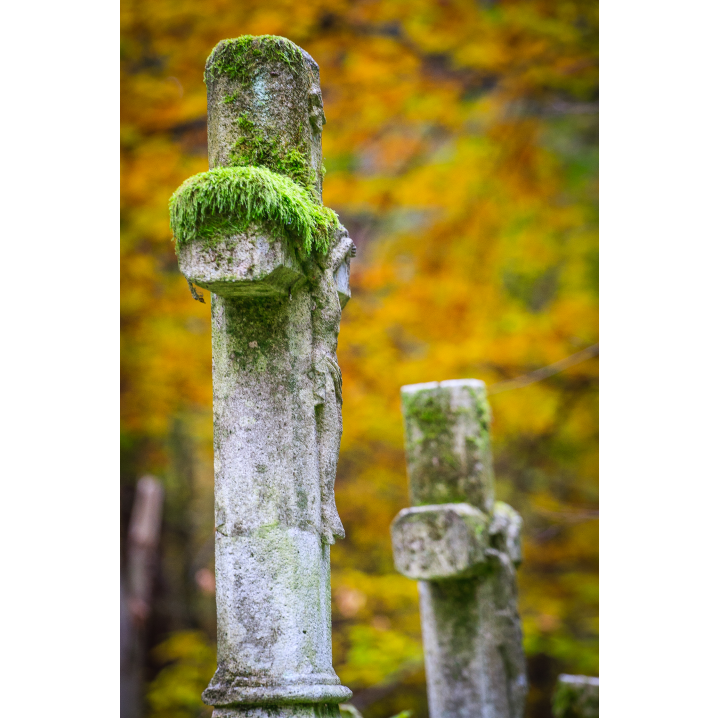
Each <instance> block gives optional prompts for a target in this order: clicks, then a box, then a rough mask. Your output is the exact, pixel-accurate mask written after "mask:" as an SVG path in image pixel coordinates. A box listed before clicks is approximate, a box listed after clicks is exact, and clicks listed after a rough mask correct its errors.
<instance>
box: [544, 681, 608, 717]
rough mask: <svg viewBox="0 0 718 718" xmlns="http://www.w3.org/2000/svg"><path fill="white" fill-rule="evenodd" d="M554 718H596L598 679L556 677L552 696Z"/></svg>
mask: <svg viewBox="0 0 718 718" xmlns="http://www.w3.org/2000/svg"><path fill="white" fill-rule="evenodd" d="M553 715H554V718H598V678H591V677H590V676H568V675H566V674H562V675H560V676H559V677H558V682H557V683H556V690H555V692H554V694H553Z"/></svg>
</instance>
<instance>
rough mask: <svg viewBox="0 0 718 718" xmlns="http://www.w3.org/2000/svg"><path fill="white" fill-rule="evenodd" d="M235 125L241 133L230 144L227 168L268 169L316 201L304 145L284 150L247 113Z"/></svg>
mask: <svg viewBox="0 0 718 718" xmlns="http://www.w3.org/2000/svg"><path fill="white" fill-rule="evenodd" d="M235 99H236V98H234V97H233V96H231V95H227V96H226V97H225V98H224V100H223V102H228V103H231V102H233V101H234V100H235ZM235 122H236V124H237V126H238V128H239V131H240V133H241V134H240V135H239V136H238V137H237V139H236V140H235V142H234V144H233V145H232V151H231V153H230V155H229V166H230V167H249V166H252V167H267V168H269V169H271V170H272V171H274V172H278V173H279V174H282V175H286V176H287V177H289V178H291V179H292V180H294V181H295V182H296V183H297V184H299V185H301V186H302V187H304V188H305V189H307V190H308V191H309V192H311V193H312V194H314V195H315V201H316V202H319V195H318V194H317V191H316V183H317V173H316V172H315V171H314V169H313V168H312V167H311V166H310V164H309V161H308V159H307V157H308V155H309V148H308V147H307V146H306V144H301V145H300V146H299V147H296V146H295V147H291V149H287V148H286V147H284V146H282V144H281V143H280V141H279V139H278V138H277V137H271V136H268V135H267V133H266V132H264V131H262V130H259V129H258V128H257V126H256V125H255V123H254V122H253V121H252V120H251V119H250V118H249V117H248V116H247V113H246V112H245V113H242V114H241V115H240V116H239V117H238V118H237V119H236V120H235Z"/></svg>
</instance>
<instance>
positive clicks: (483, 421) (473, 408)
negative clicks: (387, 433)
mask: <svg viewBox="0 0 718 718" xmlns="http://www.w3.org/2000/svg"><path fill="white" fill-rule="evenodd" d="M401 396H402V410H403V414H404V426H405V441H406V457H407V466H408V473H409V488H410V496H411V501H412V504H413V505H414V507H413V508H410V509H403V510H402V511H401V512H400V513H399V515H398V516H397V517H396V519H394V522H393V524H392V544H393V549H394V562H395V565H396V568H397V570H398V571H399V572H400V573H402V574H403V575H404V576H407V577H409V578H412V579H415V580H418V581H419V595H420V606H421V625H422V633H423V640H424V653H425V663H426V678H427V688H428V693H429V711H430V713H431V717H432V718H520V716H522V715H523V710H524V702H525V697H526V691H527V679H526V666H525V659H524V654H523V648H522V634H521V621H520V619H519V615H518V610H517V607H516V567H517V566H518V565H519V563H520V561H521V539H520V531H521V517H520V516H519V515H518V514H517V513H516V511H514V510H513V509H512V508H511V507H510V506H508V505H507V504H504V503H502V502H495V501H494V476H493V465H492V458H491V441H490V436H489V426H490V421H491V418H490V409H489V405H488V402H487V400H486V389H485V387H484V383H483V382H481V381H478V380H476V379H464V380H456V381H443V382H440V383H439V382H432V383H428V384H414V385H411V386H405V387H402V390H401Z"/></svg>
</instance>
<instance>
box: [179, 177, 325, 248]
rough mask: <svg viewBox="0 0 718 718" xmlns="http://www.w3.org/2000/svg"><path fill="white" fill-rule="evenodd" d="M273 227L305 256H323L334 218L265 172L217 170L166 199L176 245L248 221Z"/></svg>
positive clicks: (308, 195)
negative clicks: (293, 241)
mask: <svg viewBox="0 0 718 718" xmlns="http://www.w3.org/2000/svg"><path fill="white" fill-rule="evenodd" d="M263 221H270V222H274V223H277V224H278V225H279V226H280V227H282V228H284V229H285V230H286V231H287V232H288V233H289V234H290V235H294V236H296V237H297V238H298V239H299V241H300V242H301V243H302V245H303V246H304V249H305V250H306V251H307V252H310V251H312V250H315V251H318V252H319V253H321V254H326V252H327V251H328V249H329V246H330V243H331V234H332V232H333V231H334V230H335V229H336V228H337V227H338V225H339V220H338V218H337V215H336V213H335V212H334V211H333V210H331V209H329V208H328V207H324V206H323V205H321V204H318V203H317V202H316V199H315V196H314V195H313V193H312V192H310V191H309V190H308V189H306V188H305V187H302V186H300V185H299V184H297V183H296V182H294V181H293V180H291V179H290V178H289V177H286V176H284V175H282V174H278V173H277V172H273V171H272V170H270V169H267V168H265V167H251V166H244V167H216V168H214V169H211V170H209V171H208V172H202V173H200V174H197V175H194V176H193V177H190V178H189V179H188V180H186V181H185V182H184V183H183V184H182V185H181V186H180V187H179V189H177V191H176V192H175V193H174V194H173V195H172V197H171V198H170V226H171V227H172V232H173V233H174V237H175V240H176V242H177V245H178V246H179V245H181V244H184V243H186V242H190V241H193V240H204V241H207V242H210V243H211V242H212V240H213V239H214V238H216V237H217V236H218V235H224V236H226V235H227V234H230V233H232V234H234V233H238V232H242V231H244V230H245V229H246V228H247V227H248V226H249V224H251V223H252V222H263Z"/></svg>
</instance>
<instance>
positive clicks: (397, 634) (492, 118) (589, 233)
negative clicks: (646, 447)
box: [121, 0, 598, 715]
mask: <svg viewBox="0 0 718 718" xmlns="http://www.w3.org/2000/svg"><path fill="white" fill-rule="evenodd" d="M596 5H597V4H596V3H594V2H582V1H579V0H558V1H554V0H551V1H549V0H502V1H501V2H498V3H477V2H473V0H446V1H445V2H444V1H442V2H439V1H438V0H371V1H366V0H365V1H362V2H349V0H340V1H337V0H332V1H331V2H330V0H307V1H306V2H302V3H296V2H291V1H290V0H281V1H278V2H272V3H266V2H260V1H259V0H245V1H244V2H242V3H235V2H229V1H228V0H206V1H205V2H204V3H203V4H201V5H199V4H197V3H194V2H190V0H156V2H152V3H146V2H140V1H139V0H124V2H123V6H122V23H123V38H122V49H121V52H122V60H121V62H122V130H121V142H122V159H121V161H122V185H121V187H122V200H121V201H122V204H121V209H122V218H121V221H122V244H121V252H122V265H121V267H122V327H123V335H122V407H123V408H122V427H123V431H124V432H125V433H126V434H127V433H129V434H131V436H132V437H134V439H136V444H137V446H140V447H144V448H141V449H137V454H136V455H133V457H132V461H134V462H135V464H137V465H140V464H142V462H143V461H146V460H148V459H147V457H148V456H150V457H152V461H154V462H156V466H155V467H153V468H154V470H156V471H161V470H162V467H163V465H166V462H167V455H166V448H165V447H166V445H167V441H168V434H169V427H170V426H171V424H172V421H173V420H174V417H176V416H178V415H182V416H183V417H188V416H191V417H193V418H192V421H191V422H190V423H191V424H192V426H193V429H192V431H193V435H194V437H195V439H196V441H197V442H198V451H200V452H201V453H202V454H203V455H207V456H208V457H209V456H211V451H212V442H211V431H212V421H211V406H212V395H211V347H210V327H209V307H208V305H202V304H199V303H198V302H195V301H193V300H192V298H191V296H190V294H189V291H188V290H187V286H186V283H185V282H184V280H183V279H182V277H181V276H180V275H179V273H178V271H177V266H176V259H175V256H174V248H173V245H172V243H171V240H170V238H171V234H170V231H169V221H168V211H167V201H168V199H169V196H170V195H171V194H172V192H173V191H174V189H175V188H176V187H178V186H179V185H180V184H181V183H182V181H183V180H185V179H186V178H187V177H189V176H191V175H194V174H196V173H198V172H202V171H206V170H207V169H208V165H207V156H206V135H205V134H204V133H205V131H206V130H205V128H204V124H203V118H204V117H205V115H206V95H205V86H204V84H203V82H202V71H203V69H204V62H205V59H206V57H207V55H208V54H209V52H210V50H211V49H212V47H213V46H214V45H215V44H216V43H217V42H218V41H219V40H221V39H222V38H226V37H236V36H238V35H241V34H245V33H253V34H264V33H274V34H279V35H283V36H286V37H288V38H289V39H291V40H293V41H294V42H297V43H298V44H300V45H301V46H302V47H303V48H304V49H306V50H307V51H308V52H309V53H310V54H311V55H312V56H313V57H314V58H315V59H316V60H317V62H318V63H319V65H320V68H321V79H322V89H323V94H324V106H325V113H326V116H327V120H328V123H327V125H326V127H325V128H324V137H323V146H324V154H325V157H326V165H327V169H328V173H327V176H326V178H325V183H324V202H325V204H326V205H328V206H330V207H332V208H333V209H335V210H336V211H337V212H338V213H339V216H340V219H341V220H342V221H343V223H344V224H345V225H346V226H347V227H348V229H349V230H350V233H351V235H352V237H353V238H354V239H355V241H356V242H357V245H358V247H359V254H358V257H357V259H356V260H354V262H353V263H352V292H353V298H352V300H351V302H350V303H349V304H348V305H347V307H346V309H345V311H344V314H343V317H342V327H341V334H340V338H339V359H340V364H341V366H342V371H343V374H344V436H343V440H342V453H341V456H340V462H339V476H338V480H337V502H338V506H339V510H340V514H341V515H342V518H343V521H344V525H345V527H346V530H347V539H346V540H345V541H343V542H339V543H338V544H337V545H336V546H334V547H333V550H332V570H333V580H334V596H333V600H334V601H335V606H334V639H335V656H336V660H337V665H338V666H339V672H340V675H341V677H342V679H343V680H345V681H348V682H349V683H350V684H351V686H352V687H354V686H368V685H372V684H373V683H377V682H382V681H386V680H388V679H389V677H390V676H392V675H395V673H396V671H400V670H402V668H401V667H402V666H407V665H411V664H412V661H417V660H420V632H419V619H418V602H417V596H416V585H415V584H414V583H413V582H411V581H408V580H407V579H404V578H403V577H401V576H398V574H395V573H394V572H393V567H392V559H391V549H390V539H389V524H390V522H391V520H392V519H393V517H394V516H395V515H396V513H397V512H398V510H399V509H400V508H402V507H403V506H406V505H407V504H408V494H407V479H406V469H405V465H404V455H403V440H404V439H403V425H402V418H401V412H400V407H399V388H400V387H401V385H403V384H408V383H415V382H422V381H431V380H441V379H451V378H461V377H476V378H479V379H484V380H485V381H486V382H487V384H489V385H490V384H492V383H494V382H497V381H501V380H505V379H508V378H512V377H517V376H520V375H523V374H525V373H527V372H530V371H532V370H534V369H537V368H539V367H541V366H545V365H547V364H550V363H552V362H554V361H557V360H559V359H562V358H564V357H566V356H568V355H570V354H572V353H574V352H577V351H579V350H580V349H582V348H583V347H586V346H589V345H591V344H594V343H595V342H596V341H597V337H598V327H597V283H596V274H597V263H596V256H597V245H598V240H597V216H596V208H595V205H596V191H597V165H596V150H595V142H596V118H595V116H591V115H572V114H568V113H567V114H563V115H561V116H556V115H557V113H559V112H560V111H561V110H560V108H561V107H565V106H569V105H570V104H571V103H575V102H579V101H580V102H591V101H595V97H596V49H597V48H596V41H595V40H596V29H597V23H596V13H597V9H596ZM172 78H175V79H172ZM562 103H563V104H562ZM556 107H559V110H557V109H556ZM597 365H598V362H597V360H596V359H592V360H590V361H587V362H585V363H584V364H581V365H578V366H574V367H571V368H570V369H567V370H566V371H564V372H562V373H561V374H558V375H556V376H555V377H552V378H551V379H548V380H546V381H544V382H541V383H538V384H534V385H531V386H527V387H525V388H522V389H514V390H512V391H507V392H505V393H500V394H496V395H495V396H492V397H490V400H491V403H492V407H493V410H494V416H495V423H494V446H495V457H496V467H497V478H498V494H499V498H507V499H508V500H509V502H510V503H512V504H514V505H515V507H516V508H517V509H519V510H520V511H521V513H522V515H523V516H524V519H525V522H526V524H525V527H526V530H525V537H526V538H525V544H524V551H525V554H526V560H525V563H524V565H523V567H522V568H521V570H520V571H519V576H520V581H521V589H520V590H521V594H520V595H521V601H522V613H523V615H524V618H525V631H526V647H527V650H528V651H529V653H536V652H546V653H548V654H549V655H551V656H552V657H553V658H554V659H556V660H561V661H564V663H563V664H562V669H563V670H567V671H569V672H580V671H581V670H586V671H589V672H590V670H592V669H593V666H594V664H595V657H596V655H597V653H596V647H595V635H596V621H595V615H596V594H595V590H594V589H595V586H596V570H597V569H596V563H595V559H596V551H597V547H596V525H597V521H596V520H595V519H590V520H589V519H586V520H585V521H583V520H582V521H578V520H574V518H575V517H572V515H571V511H573V510H574V509H575V507H576V506H578V507H579V508H581V510H583V509H586V510H589V509H590V510H595V508H596V494H597V453H596V452H597V399H596V392H597ZM188 421H189V420H188ZM143 470H144V469H143ZM552 501H553V502H554V503H551V502H552ZM586 507H588V508H586ZM542 512H543V513H542ZM546 512H549V513H546ZM551 512H553V514H552V513H551ZM196 522H197V523H198V525H200V524H201V531H202V532H204V533H207V534H210V533H211V530H212V516H211V512H209V511H208V512H207V516H203V517H202V518H201V519H196ZM386 714H387V715H388V714H389V712H387V713H386ZM177 715H180V714H179V713H178V714H177Z"/></svg>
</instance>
